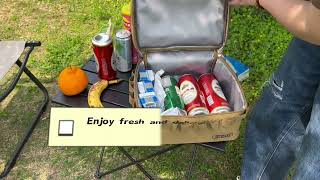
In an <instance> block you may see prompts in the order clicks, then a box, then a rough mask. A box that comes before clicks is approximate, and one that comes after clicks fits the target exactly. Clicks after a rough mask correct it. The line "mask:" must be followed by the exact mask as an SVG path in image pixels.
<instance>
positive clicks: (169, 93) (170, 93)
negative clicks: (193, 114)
mask: <svg viewBox="0 0 320 180" xmlns="http://www.w3.org/2000/svg"><path fill="white" fill-rule="evenodd" d="M162 85H163V88H164V91H165V92H166V97H165V99H164V108H165V110H168V109H171V108H179V109H181V110H184V104H183V102H182V100H181V98H180V93H179V92H180V90H179V88H178V86H177V80H176V79H175V78H173V77H170V76H164V77H163V78H162Z"/></svg>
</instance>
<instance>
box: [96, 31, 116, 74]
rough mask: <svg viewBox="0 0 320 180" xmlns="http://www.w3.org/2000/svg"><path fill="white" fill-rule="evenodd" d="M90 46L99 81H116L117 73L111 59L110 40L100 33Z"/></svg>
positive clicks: (106, 35)
mask: <svg viewBox="0 0 320 180" xmlns="http://www.w3.org/2000/svg"><path fill="white" fill-rule="evenodd" d="M92 46H93V52H94V56H95V59H96V64H97V72H98V74H99V77H100V79H104V80H113V79H116V75H117V72H116V68H115V62H114V61H113V58H112V55H113V46H112V38H111V37H110V36H109V35H108V34H106V33H100V34H98V35H96V36H94V37H93V38H92Z"/></svg>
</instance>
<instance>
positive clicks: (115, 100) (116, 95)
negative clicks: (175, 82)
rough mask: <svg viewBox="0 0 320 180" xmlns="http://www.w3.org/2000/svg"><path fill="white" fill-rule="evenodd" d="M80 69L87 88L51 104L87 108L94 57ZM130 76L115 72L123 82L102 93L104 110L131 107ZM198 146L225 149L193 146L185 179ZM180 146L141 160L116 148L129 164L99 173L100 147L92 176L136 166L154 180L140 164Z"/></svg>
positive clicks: (94, 77)
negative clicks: (95, 168) (85, 77)
mask: <svg viewBox="0 0 320 180" xmlns="http://www.w3.org/2000/svg"><path fill="white" fill-rule="evenodd" d="M82 69H83V70H84V71H85V73H86V74H87V75H88V78H89V87H88V88H87V89H86V90H85V91H84V92H82V93H81V94H80V95H76V96H72V97H68V96H64V95H63V94H62V93H61V92H58V94H57V95H56V96H55V97H54V98H53V99H52V102H54V103H56V104H59V105H62V106H66V107H88V103H87V95H88V90H89V88H90V87H91V86H92V85H93V84H94V83H95V82H97V81H99V77H98V75H97V72H96V63H95V60H94V57H91V58H90V59H89V60H88V61H87V63H86V64H85V65H84V66H83V67H82ZM130 76H131V72H128V73H120V72H117V77H118V78H119V79H123V80H124V81H122V82H121V83H119V84H113V85H110V86H109V87H108V89H107V90H105V91H104V92H103V93H102V96H101V100H102V104H103V105H104V107H106V108H129V107H131V105H130V104H129V78H130ZM198 145H200V146H203V147H207V148H211V149H214V150H218V151H221V152H223V151H224V147H225V142H219V143H200V144H194V147H193V152H192V156H191V161H190V165H189V169H188V171H187V177H186V178H187V179H188V178H190V177H191V172H192V168H193V166H192V165H193V160H194V159H195V157H196V147H197V146H198ZM180 146H182V145H181V144H179V145H171V146H168V147H165V148H163V149H160V150H158V151H156V152H154V153H152V154H150V155H148V156H146V157H143V158H141V159H135V158H134V157H132V155H131V154H130V153H129V152H128V151H127V150H126V148H125V147H118V149H119V151H120V152H121V153H123V154H124V155H125V156H126V157H127V158H128V159H129V160H130V162H129V163H127V164H124V165H122V166H119V167H115V168H113V169H111V170H108V171H105V172H101V164H102V160H103V157H104V153H105V151H106V148H105V147H101V152H100V159H99V160H98V163H97V170H96V172H95V174H94V176H95V177H96V178H101V177H103V176H105V175H108V174H112V173H114V172H116V171H119V170H122V169H124V168H127V167H129V166H132V165H136V167H137V168H139V170H141V172H142V173H144V174H145V175H146V177H147V178H149V179H154V177H152V176H151V175H150V173H149V172H148V171H147V170H146V169H145V168H144V167H143V164H142V163H143V162H144V161H146V160H148V159H151V158H153V157H155V156H159V155H161V154H164V153H167V152H169V151H172V150H174V149H178V148H179V147H180Z"/></svg>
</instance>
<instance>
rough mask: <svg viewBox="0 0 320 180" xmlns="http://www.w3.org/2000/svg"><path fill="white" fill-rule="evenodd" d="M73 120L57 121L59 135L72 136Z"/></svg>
mask: <svg viewBox="0 0 320 180" xmlns="http://www.w3.org/2000/svg"><path fill="white" fill-rule="evenodd" d="M73 126H74V121H73V120H60V121H59V133H58V135H59V136H73Z"/></svg>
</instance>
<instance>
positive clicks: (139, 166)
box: [119, 147, 153, 179]
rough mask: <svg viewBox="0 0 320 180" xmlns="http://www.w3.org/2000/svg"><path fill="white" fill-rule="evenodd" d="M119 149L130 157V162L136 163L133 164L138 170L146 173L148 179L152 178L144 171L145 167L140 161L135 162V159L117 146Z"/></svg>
mask: <svg viewBox="0 0 320 180" xmlns="http://www.w3.org/2000/svg"><path fill="white" fill-rule="evenodd" d="M119 149H120V151H121V152H122V153H123V154H124V155H125V156H127V158H129V159H130V161H131V162H134V163H136V164H135V165H136V166H137V167H138V168H139V169H140V171H141V172H142V173H143V174H144V175H146V176H147V177H148V178H149V179H153V177H152V176H151V175H150V174H149V173H148V172H147V171H146V169H145V168H144V167H143V166H142V164H141V163H140V162H136V160H135V159H134V158H133V157H132V156H131V155H130V154H129V153H128V152H127V151H126V150H125V149H124V148H123V147H119Z"/></svg>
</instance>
